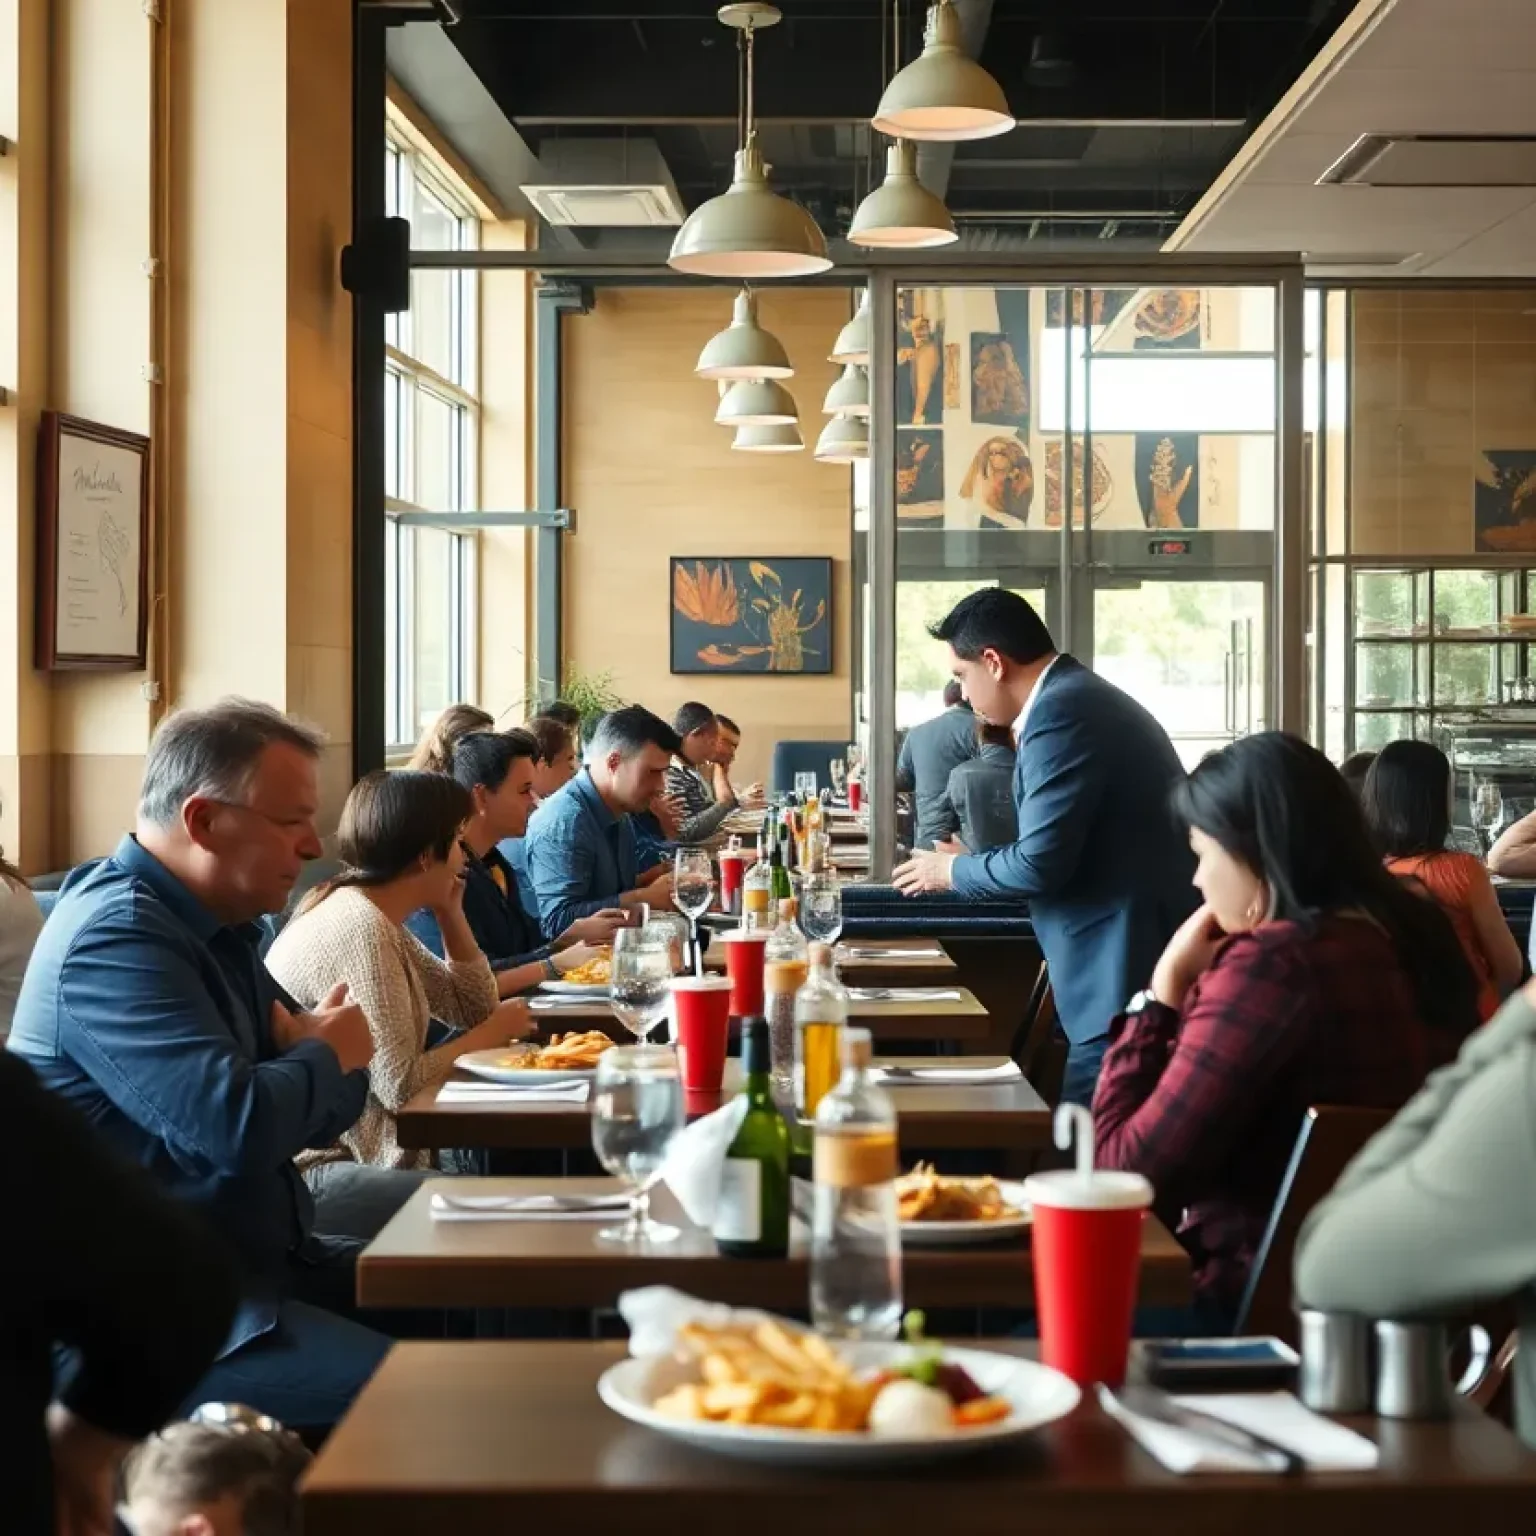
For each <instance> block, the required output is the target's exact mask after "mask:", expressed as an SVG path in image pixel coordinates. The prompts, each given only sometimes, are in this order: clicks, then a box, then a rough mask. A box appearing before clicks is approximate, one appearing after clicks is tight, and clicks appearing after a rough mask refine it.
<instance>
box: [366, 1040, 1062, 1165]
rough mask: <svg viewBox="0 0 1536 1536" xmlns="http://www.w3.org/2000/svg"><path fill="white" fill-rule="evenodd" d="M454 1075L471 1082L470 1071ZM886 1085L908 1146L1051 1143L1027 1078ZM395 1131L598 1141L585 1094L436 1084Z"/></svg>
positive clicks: (915, 1060)
mask: <svg viewBox="0 0 1536 1536" xmlns="http://www.w3.org/2000/svg"><path fill="white" fill-rule="evenodd" d="M1006 1059H1007V1058H1005V1057H996V1056H967V1057H965V1058H963V1065H964V1066H966V1067H981V1068H985V1067H995V1066H1000V1065H1002V1064H1003V1063H1004V1061H1006ZM951 1064H952V1065H956V1066H958V1065H961V1064H962V1062H961V1061H953V1060H951V1059H948V1058H946V1059H937V1058H935V1057H932V1056H882V1057H880V1058H878V1061H877V1065H886V1066H895V1067H898V1068H907V1069H922V1068H932V1067H939V1066H945V1065H951ZM455 1077H456V1079H457V1080H458V1081H461V1082H462V1081H469V1078H468V1075H467V1074H462V1073H460V1074H455ZM741 1083H742V1079H741V1063H740V1062H739V1061H737V1060H731V1061H727V1062H726V1064H725V1079H724V1082H723V1084H722V1087H721V1091H720V1093H718V1094H690V1095H689V1096H688V1111H689V1114H690V1115H693V1116H697V1115H701V1114H708V1113H709V1112H710V1111H711V1110H714V1109H718V1108H719V1107H720V1105H721V1104H723V1103H724V1102H725V1100H726V1099H727V1098H730V1097H731V1096H732V1095H733V1094H736V1093H738V1092H740V1091H741ZM886 1086H887V1091H888V1092H889V1093H890V1095H891V1099H892V1101H893V1102H894V1104H895V1106H896V1117H897V1124H898V1127H899V1131H900V1136H901V1143H902V1146H903V1147H907V1148H920V1149H922V1150H925V1151H927V1150H943V1151H958V1150H962V1149H978V1148H979V1149H981V1150H984V1151H997V1152H1000V1153H1009V1152H1027V1151H1038V1150H1039V1149H1041V1148H1043V1147H1047V1146H1049V1145H1050V1141H1051V1111H1050V1107H1049V1106H1048V1105H1047V1104H1046V1102H1045V1100H1044V1099H1042V1098H1041V1097H1040V1095H1039V1094H1038V1093H1037V1092H1036V1091H1035V1089H1034V1088H1033V1087H1032V1086H1031V1085H1030V1083H1029V1082H1028V1080H1027V1079H1025V1078H1023V1077H1018V1078H1014V1079H1012V1080H1010V1081H1007V1082H1000V1083H995V1084H989V1085H987V1086H985V1087H975V1086H952V1085H947V1084H935V1083H924V1084H921V1085H919V1086H913V1087H902V1086H900V1085H891V1084H887V1085H886ZM395 1134H396V1139H397V1140H398V1141H399V1143H400V1145H401V1146H402V1147H407V1148H410V1149H413V1150H427V1151H436V1150H438V1149H440V1148H443V1147H485V1148H501V1149H506V1148H520V1149H533V1148H540V1147H555V1148H563V1149H565V1150H567V1151H571V1150H575V1149H577V1148H586V1147H590V1146H591V1144H592V1128H591V1120H590V1112H589V1110H588V1108H587V1106H586V1104H585V1103H583V1102H581V1101H579V1100H569V1099H567V1100H559V1101H551V1100H548V1099H545V1100H540V1101H536V1102H532V1103H529V1102H526V1101H514V1102H508V1101H507V1100H506V1099H499V1100H494V1101H493V1102H490V1103H476V1102H468V1103H466V1102H463V1101H449V1102H447V1103H444V1102H442V1101H441V1100H440V1099H439V1097H438V1090H437V1089H436V1088H424V1089H422V1091H421V1092H420V1093H418V1094H417V1095H416V1096H415V1097H414V1098H412V1099H411V1100H410V1101H409V1102H408V1103H407V1104H406V1105H405V1106H404V1107H403V1108H402V1109H401V1110H400V1112H399V1114H398V1115H397V1116H396V1117H395Z"/></svg>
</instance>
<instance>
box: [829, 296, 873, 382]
mask: <svg viewBox="0 0 1536 1536" xmlns="http://www.w3.org/2000/svg"><path fill="white" fill-rule="evenodd" d="M827 361H828V362H829V363H860V364H862V365H863V366H864V367H866V368H867V367H868V366H869V289H868V288H866V289H865V290H864V291H863V292H862V293H861V294H860V295H859V307H858V308H857V309H856V310H854V312H853V319H851V320H850V321H849V322H848V324H847V325H845V326H844V327H843V328H842V330H840V331H839V332H838V333H837V340H836V341H835V342H834V343H833V344H832V351H831V353H830V354H829V355H828V357H827Z"/></svg>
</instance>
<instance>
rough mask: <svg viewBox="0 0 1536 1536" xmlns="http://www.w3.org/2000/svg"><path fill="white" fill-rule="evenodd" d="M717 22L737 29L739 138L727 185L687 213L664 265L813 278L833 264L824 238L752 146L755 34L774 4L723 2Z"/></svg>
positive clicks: (711, 272) (772, 20)
mask: <svg viewBox="0 0 1536 1536" xmlns="http://www.w3.org/2000/svg"><path fill="white" fill-rule="evenodd" d="M718 15H719V18H720V20H721V21H722V22H723V23H724V24H725V25H726V26H728V27H733V28H735V30H736V32H737V35H738V47H739V50H740V55H741V59H742V71H743V77H744V81H745V86H744V90H743V92H742V98H741V115H740V122H739V130H740V140H739V147H738V149H737V151H736V168H735V175H734V176H733V178H732V180H731V185H730V187H729V189H728V190H727V191H725V192H723V193H721V195H720V196H719V197H712V198H710V200H709V201H708V202H707V203H701V204H700V205H699V206H698V207H697V208H695V209H694V210H693V212H692V213H690V214H689V215H688V218H687V219H686V220H685V222H684V224H683V227H682V228H681V229H680V230H678V232H677V238H676V239H675V240H673V242H672V254H671V255H670V256H669V257H668V258H667V263H668V265H669V266H671V267H673V268H674V269H675V270H676V271H678V272H689V273H693V274H695V275H698V276H702V277H741V278H774V277H810V276H813V275H814V274H815V273H817V272H825V271H826V270H827V268H828V267H830V266H831V265H832V259H831V257H829V256H828V255H827V242H826V238H825V237H824V236H823V235H822V232H821V230H820V229H818V228H817V227H816V221H815V219H813V218H812V217H811V216H810V214H808V213H807V212H806V211H805V209H804V208H802V207H801V206H800V205H799V204H798V203H794V202H791V201H790V200H789V198H787V197H780V196H779V195H778V193H776V192H775V191H774V190H773V188H772V187H770V186H769V185H768V168H767V167H766V166H765V165H764V164H763V153H762V150H761V149H760V148H759V147H758V143H757V127H756V122H755V117H754V109H753V96H752V90H753V72H752V71H753V65H752V36H753V33H754V32H755V31H756V29H757V28H759V27H771V26H774V25H775V24H776V23H777V22H778V21H779V19H780V14H779V11H778V8H777V7H776V6H772V5H763V4H759V3H756V0H752V3H747V4H739V5H725V6H721V8H720V10H719V12H718Z"/></svg>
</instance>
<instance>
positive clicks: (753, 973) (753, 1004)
mask: <svg viewBox="0 0 1536 1536" xmlns="http://www.w3.org/2000/svg"><path fill="white" fill-rule="evenodd" d="M720 942H721V943H723V944H724V945H725V974H726V975H727V976H729V977H730V979H731V1016H732V1017H733V1018H738V1019H741V1018H746V1017H747V1015H748V1014H755V1013H761V1012H762V1011H763V951H764V950H765V949H766V948H767V947H768V935H767V934H766V933H764V932H762V931H761V930H760V929H759V930H757V931H756V932H753V933H743V932H742V931H741V930H740V929H737V930H736V931H734V932H732V933H722V934H721V935H720Z"/></svg>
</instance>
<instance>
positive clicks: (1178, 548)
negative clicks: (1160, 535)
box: [1147, 539, 1194, 560]
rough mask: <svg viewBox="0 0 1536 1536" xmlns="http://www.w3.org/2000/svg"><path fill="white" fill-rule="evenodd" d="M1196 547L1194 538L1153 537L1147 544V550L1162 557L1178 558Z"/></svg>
mask: <svg viewBox="0 0 1536 1536" xmlns="http://www.w3.org/2000/svg"><path fill="white" fill-rule="evenodd" d="M1193 548H1194V541H1193V540H1192V539H1153V540H1152V542H1151V543H1150V544H1149V545H1148V546H1147V552H1148V553H1149V554H1152V555H1156V556H1158V557H1159V558H1162V559H1175V560H1176V559H1178V557H1179V556H1180V555H1187V554H1188V553H1189V552H1190V550H1191V549H1193Z"/></svg>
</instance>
